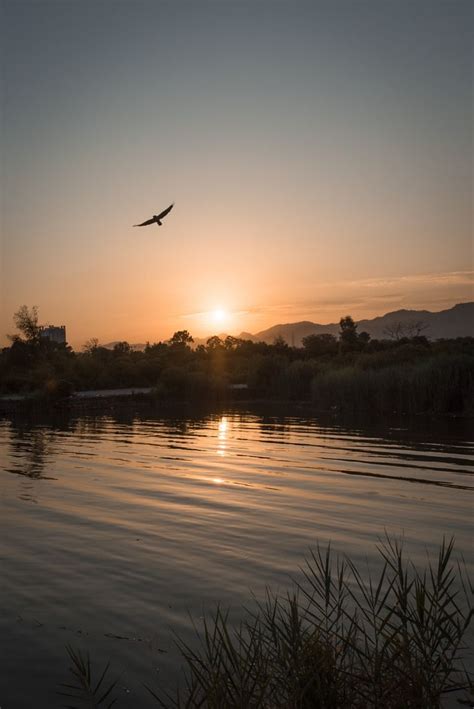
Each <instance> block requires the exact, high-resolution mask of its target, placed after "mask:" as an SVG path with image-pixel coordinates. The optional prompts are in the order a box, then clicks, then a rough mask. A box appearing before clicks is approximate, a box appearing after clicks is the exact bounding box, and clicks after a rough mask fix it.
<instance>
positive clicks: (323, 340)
mask: <svg viewBox="0 0 474 709" xmlns="http://www.w3.org/2000/svg"><path fill="white" fill-rule="evenodd" d="M302 344H303V348H304V351H305V352H306V353H307V354H308V355H309V356H310V357H320V356H322V355H326V354H335V353H336V352H337V340H336V338H335V337H334V335H331V334H330V333H328V332H322V333H321V334H320V335H307V336H306V337H303V340H302Z"/></svg>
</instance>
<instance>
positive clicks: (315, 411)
mask: <svg viewBox="0 0 474 709" xmlns="http://www.w3.org/2000/svg"><path fill="white" fill-rule="evenodd" d="M153 392H154V389H153V388H152V387H125V388H123V389H91V390H86V391H80V392H74V394H72V395H70V396H68V397H62V398H49V397H45V396H40V395H38V394H37V393H32V394H10V395H4V396H0V416H1V415H5V414H9V413H31V412H35V413H49V412H71V413H77V412H78V413H82V412H84V413H87V412H94V411H99V412H107V411H111V412H113V411H115V410H116V409H123V408H127V407H131V406H132V407H138V408H140V409H147V408H152V409H154V410H164V411H166V410H167V409H176V408H185V407H189V406H192V407H194V408H202V409H215V408H222V407H234V406H235V407H236V408H241V407H256V406H265V407H267V406H268V407H270V406H271V407H276V408H283V407H289V408H293V409H295V408H300V409H303V410H305V411H307V412H308V413H311V415H314V416H323V417H331V418H333V419H334V420H340V419H345V418H347V419H350V420H367V419H370V418H371V416H370V414H368V413H366V414H365V415H361V414H357V413H355V412H351V411H348V410H342V409H339V408H338V407H331V408H329V409H327V408H318V406H317V404H316V403H315V402H313V401H311V400H310V399H278V398H268V397H249V396H245V397H244V396H242V394H243V393H244V392H243V391H242V390H236V391H232V392H228V395H227V396H224V397H219V398H214V399H193V398H188V399H164V398H163V399H160V398H158V397H157V396H155V395H154V394H153ZM239 394H240V395H239ZM245 394H248V390H245ZM378 417H379V414H377V418H378ZM423 417H425V418H430V419H436V420H443V419H449V420H461V421H469V420H472V419H474V412H472V413H471V412H452V413H441V412H434V411H419V412H416V413H408V412H403V411H393V412H391V413H390V414H388V413H387V414H385V415H384V416H383V418H384V419H385V420H388V419H391V418H394V419H395V418H398V419H399V418H402V419H413V418H423Z"/></svg>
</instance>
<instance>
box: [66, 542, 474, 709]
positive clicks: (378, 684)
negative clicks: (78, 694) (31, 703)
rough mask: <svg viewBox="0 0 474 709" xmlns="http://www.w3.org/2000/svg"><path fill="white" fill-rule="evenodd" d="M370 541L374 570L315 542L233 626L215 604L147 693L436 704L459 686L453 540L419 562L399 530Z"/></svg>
mask: <svg viewBox="0 0 474 709" xmlns="http://www.w3.org/2000/svg"><path fill="white" fill-rule="evenodd" d="M378 552H379V554H380V562H381V563H380V565H379V567H378V570H377V571H370V570H368V571H366V572H365V573H362V572H361V570H360V568H358V567H357V566H356V564H355V563H353V562H352V561H351V560H350V559H347V558H345V557H341V556H338V555H335V554H334V553H333V552H332V550H331V547H330V546H328V547H327V548H326V549H323V548H321V547H319V546H318V547H317V548H316V549H315V550H314V551H313V552H311V554H310V556H309V557H308V558H307V560H306V562H305V566H304V568H303V569H302V572H303V574H302V577H301V578H302V580H300V581H297V582H295V585H294V588H293V589H292V591H291V592H289V593H288V594H287V595H286V596H278V595H275V594H273V593H272V592H271V591H268V592H267V596H266V599H265V600H264V602H261V603H258V604H256V608H255V610H252V611H249V610H247V611H245V615H244V620H243V621H242V622H241V623H240V624H239V625H238V627H235V626H234V625H233V624H232V623H231V621H230V619H229V615H228V613H226V612H224V611H223V610H222V609H221V608H217V610H216V611H215V613H214V614H213V615H211V616H209V617H207V618H205V619H204V622H203V626H202V628H201V629H200V630H197V629H196V642H195V643H193V644H187V643H185V642H183V641H181V640H179V639H178V646H179V648H180V651H181V655H182V658H183V661H184V671H183V672H184V678H183V683H182V685H181V687H180V688H178V689H177V690H176V693H175V694H173V695H171V694H169V693H166V692H163V691H161V690H157V689H154V688H153V689H152V688H148V690H149V692H150V696H151V697H153V699H154V700H155V701H156V702H157V704H158V705H159V706H161V707H166V708H167V709H169V708H170V707H177V708H180V709H181V708H183V709H184V708H186V709H190V708H191V707H205V708H206V709H251V708H260V707H261V708H263V709H310V708H311V709H323V708H324V709H349V708H350V709H382V708H383V709H411V708H413V709H415V708H416V709H420V708H421V707H423V709H435V708H438V707H440V706H441V702H442V698H443V696H444V695H445V694H447V693H449V692H453V691H459V692H463V691H464V693H466V692H467V691H468V690H469V687H470V686H471V687H472V684H471V680H470V677H469V675H468V673H467V671H466V670H465V668H464V665H463V650H464V649H465V645H464V640H465V637H466V632H467V630H468V627H469V624H470V621H471V619H472V612H473V610H472V603H471V600H472V592H473V588H472V585H471V584H470V582H469V579H468V577H467V575H466V571H465V565H464V564H460V563H455V562H454V560H453V540H450V541H446V540H443V542H442V544H441V546H440V549H439V553H438V557H437V559H436V561H434V562H432V561H430V560H428V563H427V566H426V568H424V569H422V570H420V569H418V568H417V567H416V566H415V565H414V564H413V563H411V561H410V560H409V559H408V558H407V557H406V555H405V552H404V549H403V545H402V543H400V542H399V541H397V540H394V539H391V538H389V537H386V538H385V539H384V540H382V541H381V543H380V545H379V546H378ZM74 671H77V663H76V665H75V668H74ZM465 701H469V700H465ZM69 706H71V705H69ZM77 706H83V705H79V704H78V705H77ZM91 706H96V705H91ZM97 706H98V705H97Z"/></svg>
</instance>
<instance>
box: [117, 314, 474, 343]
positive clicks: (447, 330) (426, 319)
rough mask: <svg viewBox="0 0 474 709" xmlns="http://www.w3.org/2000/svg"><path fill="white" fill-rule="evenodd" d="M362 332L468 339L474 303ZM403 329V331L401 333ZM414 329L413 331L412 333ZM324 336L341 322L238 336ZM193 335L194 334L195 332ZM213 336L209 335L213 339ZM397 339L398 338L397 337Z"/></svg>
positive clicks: (394, 317) (376, 322) (386, 318)
mask: <svg viewBox="0 0 474 709" xmlns="http://www.w3.org/2000/svg"><path fill="white" fill-rule="evenodd" d="M356 323H357V327H358V332H363V331H365V332H368V333H369V335H370V336H371V338H372V339H384V338H385V339H387V338H389V337H390V335H389V334H388V331H390V330H391V331H392V332H393V333H394V332H395V330H396V329H397V327H398V328H399V331H400V332H401V331H403V332H406V333H407V334H415V331H416V329H417V326H418V329H419V330H420V334H423V335H425V336H426V337H428V338H429V339H431V340H438V339H441V338H451V337H466V336H471V337H472V336H474V302H468V303H458V304H457V305H454V306H453V307H452V308H449V309H447V310H441V311H439V312H437V313H432V312H430V311H429V310H395V311H393V312H390V313H386V314H385V315H381V316H378V317H376V318H372V319H371V320H358V321H356ZM400 326H401V330H400ZM410 330H411V332H410ZM322 333H330V334H331V335H336V336H337V335H338V333H339V323H328V324H327V325H321V324H319V323H314V322H311V321H309V320H304V321H302V322H295V323H284V324H280V325H273V327H269V328H267V329H266V330H261V331H260V332H257V333H255V334H252V333H250V332H241V333H240V334H239V335H238V337H240V338H241V339H243V340H253V341H254V342H267V343H268V344H272V343H273V342H274V340H275V338H276V337H279V336H280V337H283V339H284V340H285V341H286V342H287V343H288V344H289V345H292V346H295V347H300V346H301V341H302V339H303V337H306V336H307V335H320V334H322ZM191 334H192V333H191ZM212 334H215V333H209V337H211V335H212ZM227 334H228V333H219V337H221V338H222V339H224V338H225V337H226V335H227ZM393 336H394V335H393ZM207 339H208V338H207V337H203V338H201V337H195V338H194V344H195V346H197V345H200V344H204V345H205V344H206V341H207ZM115 344H116V342H109V343H107V344H106V345H104V347H110V348H112V347H113V346H114V345H115ZM131 347H132V349H134V350H142V349H144V347H145V344H144V343H137V344H133V345H131Z"/></svg>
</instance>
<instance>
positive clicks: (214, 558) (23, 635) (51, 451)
mask: <svg viewBox="0 0 474 709" xmlns="http://www.w3.org/2000/svg"><path fill="white" fill-rule="evenodd" d="M471 423H472V422H471ZM473 462H474V443H473V440H472V426H471V425H470V422H467V421H462V420H449V419H448V420H443V421H436V420H428V421H427V420H423V419H417V420H416V421H414V422H413V421H410V422H407V421H406V420H403V419H401V420H398V421H396V422H391V423H384V422H380V423H379V424H378V425H377V426H374V425H373V424H372V425H368V424H367V425H362V424H358V425H354V424H342V423H340V422H339V423H338V422H337V420H335V419H330V420H323V419H321V418H318V417H317V416H313V415H312V414H311V412H310V411H309V410H307V409H305V408H302V407H289V406H286V407H269V406H267V407H257V406H255V407H252V408H251V409H247V408H245V407H242V408H231V409H221V410H219V409H215V410H207V411H196V410H195V409H191V408H189V409H188V408H181V409H176V408H170V409H167V410H166V411H163V412H161V413H157V412H156V411H143V410H142V411H134V410H133V408H131V407H127V408H124V409H117V410H116V411H115V412H113V413H112V414H110V413H107V414H106V415H102V414H98V415H82V414H77V415H74V414H71V415H65V414H59V413H58V414H56V415H49V416H46V415H45V416H40V415H36V416H26V415H20V414H18V415H10V416H4V417H3V418H2V417H0V491H1V517H0V524H1V527H2V529H1V536H0V564H1V579H0V595H1V606H0V626H1V630H0V632H1V643H2V653H1V661H2V673H1V677H0V706H1V707H2V709H19V708H21V709H25V708H29V707H33V706H34V707H35V709H43V708H44V709H46V708H47V709H51V708H52V707H56V706H62V703H63V702H64V701H65V700H61V698H60V697H59V696H58V695H57V694H56V692H57V684H58V683H59V682H64V681H68V675H67V667H68V659H67V656H66V652H65V645H67V644H71V645H74V646H75V647H77V648H82V649H84V650H85V649H89V650H90V651H91V654H92V656H93V659H94V660H95V661H96V662H97V667H98V668H99V666H101V664H102V663H105V662H106V661H107V660H108V659H110V660H111V662H112V669H113V674H114V676H115V675H120V679H119V694H120V704H119V706H121V707H130V708H132V707H134V708H136V707H142V706H143V707H148V706H150V707H151V706H156V704H153V703H152V702H150V700H148V699H147V698H146V692H145V691H144V690H143V688H142V683H143V682H147V683H148V684H154V685H155V686H168V687H169V686H170V685H171V686H174V683H175V681H176V677H177V672H178V660H177V653H176V650H175V648H174V641H173V633H178V634H179V635H181V636H182V637H184V638H186V639H189V638H191V637H192V632H193V630H192V619H195V620H196V621H199V618H201V617H202V615H203V613H204V612H205V611H208V610H212V609H213V608H215V607H216V604H217V603H218V602H220V603H221V604H222V605H223V606H225V607H230V608H232V609H234V613H235V615H236V616H238V613H239V608H240V605H241V604H242V603H246V604H247V605H249V603H250V602H251V601H250V599H251V594H252V592H253V593H254V594H255V596H256V597H257V598H261V597H262V596H263V595H264V593H265V588H266V586H268V585H270V586H272V588H274V589H281V590H282V591H284V590H285V589H286V588H289V587H290V585H291V580H290V577H291V576H292V575H293V576H295V575H297V573H298V569H299V567H300V566H301V564H302V563H303V560H304V556H305V554H307V552H308V549H309V548H310V547H312V546H313V547H314V546H315V545H316V544H317V543H318V542H319V543H322V544H326V543H327V542H328V541H329V540H330V541H331V543H332V546H333V547H334V549H335V550H336V551H339V552H346V553H348V554H349V555H351V557H352V558H353V559H354V560H356V561H364V560H365V559H366V558H367V559H368V561H369V563H371V564H374V565H377V563H378V559H377V557H376V549H375V546H376V544H377V542H378V540H379V538H380V537H382V536H383V534H384V530H386V531H387V532H388V533H390V534H397V535H402V534H403V535H404V538H405V543H406V547H407V550H408V551H409V553H410V555H411V557H412V558H413V560H414V561H415V562H418V563H424V561H425V559H426V553H427V552H434V551H435V549H436V548H437V546H438V544H439V542H440V541H441V539H442V536H443V534H447V535H449V536H450V535H455V537H456V550H457V552H458V553H459V554H461V553H463V554H464V555H465V557H466V560H467V562H468V564H469V563H470V562H472V554H471V538H472V537H471V535H472V526H471V517H472V511H473V507H472V500H473V497H472V493H473V491H474V477H473V472H474V470H473Z"/></svg>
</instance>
